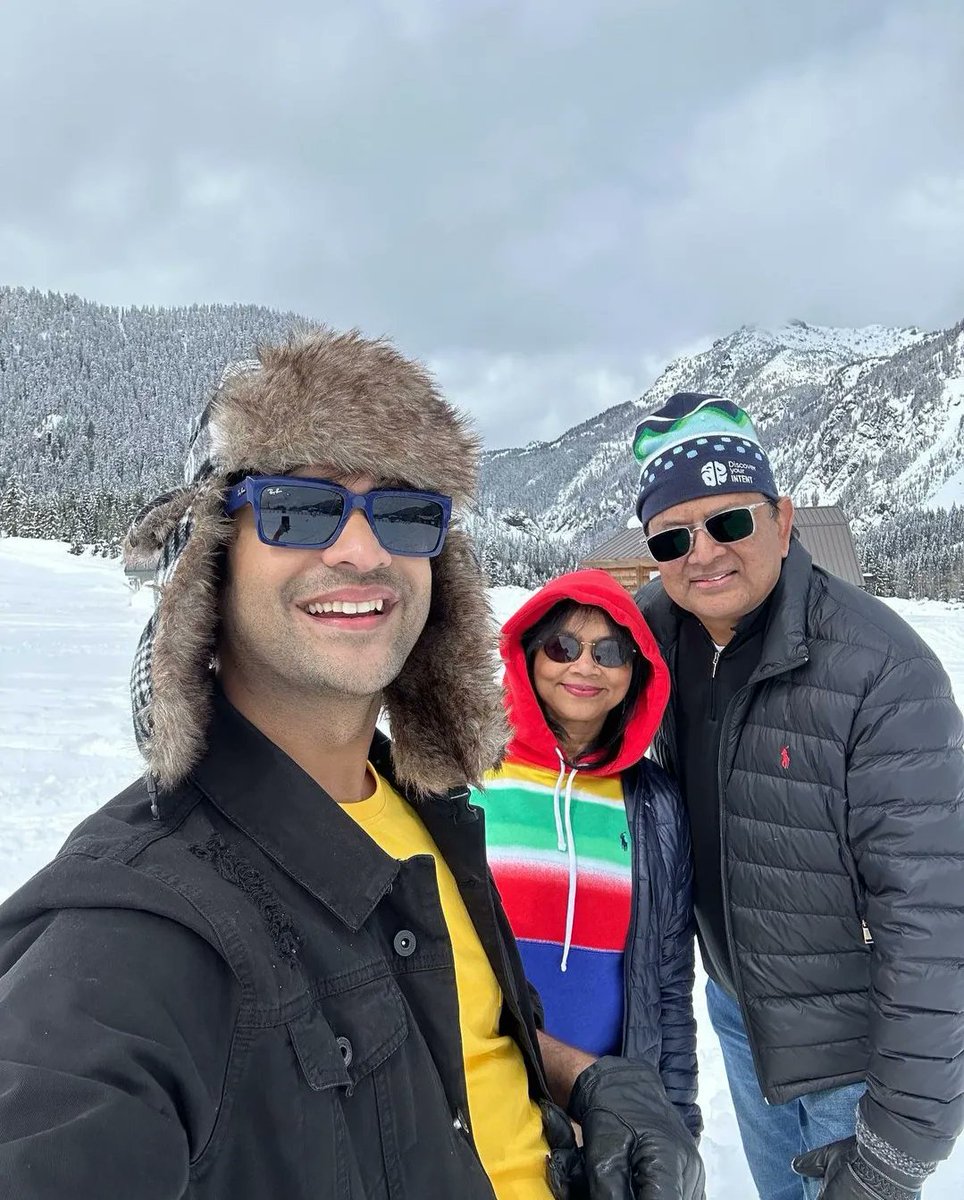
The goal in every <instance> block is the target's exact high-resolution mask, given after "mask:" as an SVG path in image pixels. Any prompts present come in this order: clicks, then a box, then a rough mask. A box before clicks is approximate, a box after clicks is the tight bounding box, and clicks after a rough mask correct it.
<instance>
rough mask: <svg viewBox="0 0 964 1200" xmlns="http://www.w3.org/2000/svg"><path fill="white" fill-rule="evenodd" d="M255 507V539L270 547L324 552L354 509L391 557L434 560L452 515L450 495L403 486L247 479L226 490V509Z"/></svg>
mask: <svg viewBox="0 0 964 1200" xmlns="http://www.w3.org/2000/svg"><path fill="white" fill-rule="evenodd" d="M245 504H250V505H251V507H252V508H253V509H254V515H255V523H256V525H257V529H258V537H259V538H260V539H261V541H262V542H264V543H265V544H266V545H268V546H288V547H290V548H291V549H296V550H324V549H325V547H326V546H331V545H332V544H333V543H335V542H336V541H337V540H338V538H339V537H340V536H341V532H342V530H343V529H344V528H345V526H346V525H347V524H348V518H349V517H350V516H351V514H352V513H353V512H354V511H355V509H356V508H359V509H361V510H362V511H363V512H364V514H365V516H366V517H367V518H368V524H369V526H370V528H371V531H372V533H373V534H374V535H375V537H376V538H377V539H378V543H379V545H380V546H381V547H382V549H383V550H387V551H388V553H389V554H401V555H407V556H409V557H412V558H433V557H434V556H435V555H436V554H438V553H439V551H440V550H441V549H442V544H443V542H444V541H445V533H446V531H447V529H448V525H449V519H450V518H451V515H452V500H451V497H450V496H442V495H439V494H438V493H437V492H416V491H409V490H407V489H404V488H373V489H372V490H371V491H370V492H353V491H351V489H350V488H346V487H341V486H340V485H339V484H337V483H332V482H330V480H327V479H300V478H297V477H295V476H292V475H249V476H248V477H247V478H246V479H242V480H241V482H240V483H236V484H235V485H234V487H232V488H230V489H229V491H228V494H227V498H226V500H225V511H226V512H228V513H235V512H237V511H238V509H239V508H243V507H244V505H245Z"/></svg>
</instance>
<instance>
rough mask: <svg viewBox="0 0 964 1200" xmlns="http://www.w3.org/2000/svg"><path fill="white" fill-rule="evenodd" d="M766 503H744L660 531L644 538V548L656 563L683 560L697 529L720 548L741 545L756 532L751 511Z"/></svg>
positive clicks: (761, 501) (767, 501)
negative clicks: (706, 534)
mask: <svg viewBox="0 0 964 1200" xmlns="http://www.w3.org/2000/svg"><path fill="white" fill-rule="evenodd" d="M769 503H770V501H769V500H758V501H757V502H756V504H745V505H742V506H741V507H740V508H728V509H727V510H726V512H721V513H715V514H714V515H713V516H712V517H707V518H706V520H705V521H699V522H697V523H696V524H695V525H674V526H673V527H672V529H661V530H660V531H659V533H654V534H652V536H651V537H648V538H647V539H646V545H647V546H648V547H649V552H650V554H651V555H652V556H653V558H654V559H655V560H656V562H673V561H674V559H677V558H685V557H686V555H687V554H689V552H690V551H691V550H692V549H693V541H694V539H695V537H696V531H697V530H698V529H704V530H705V531H706V532H707V533H708V534H709V536H710V537H711V538H712V539H713V541H714V542H719V543H720V544H721V545H724V546H726V545H728V544H729V543H730V542H742V541H743V539H744V538H748V537H749V536H750V534H751V533H753V531H754V530H755V529H756V519H755V517H754V516H753V510H754V509H756V508H762V507H763V506H764V505H766V504H769Z"/></svg>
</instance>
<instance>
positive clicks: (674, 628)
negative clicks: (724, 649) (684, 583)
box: [637, 538, 814, 682]
mask: <svg viewBox="0 0 964 1200" xmlns="http://www.w3.org/2000/svg"><path fill="white" fill-rule="evenodd" d="M813 586H814V571H813V559H812V558H811V557H810V555H809V554H808V553H807V551H806V550H805V549H804V548H803V546H802V545H801V543H800V540H799V538H792V539H791V541H790V549H789V551H788V552H787V557H786V558H785V559H784V562H783V568H782V569H781V571H780V578H779V580H778V581H777V585H776V587H775V588H774V589H773V591H772V592H771V593H770V605H769V616H768V620H767V628H766V633H765V634H764V636H763V650H762V652H761V654H760V662H759V665H758V666H757V668H756V670H755V671H754V672H753V676H752V678H751V682H752V681H753V680H757V679H762V678H764V677H765V676H768V675H776V674H779V673H780V672H782V671H789V670H792V669H793V668H794V667H798V666H800V665H802V664H803V663H805V662H806V661H807V660H808V658H809V656H810V652H809V649H808V641H809V629H808V621H807V617H808V613H809V609H810V590H811V588H812V587H813ZM637 600H638V603H639V606H640V609H641V610H642V612H643V615H644V616H645V618H646V620H647V622H648V623H649V627H650V628H651V629H652V631H653V634H654V635H655V637H656V640H657V641H658V642H659V644H660V646H661V648H662V650H663V653H664V654H665V655H666V656H667V657H668V658H669V657H670V656H671V652H672V650H673V648H674V647H675V645H676V642H677V641H678V640H679V628H680V622H681V621H682V619H683V616H684V611H683V609H681V608H680V607H679V605H677V604H676V603H674V601H672V600H671V599H670V598H669V596H667V594H666V592H665V590H664V589H663V585H662V584H661V583H660V582H659V580H654V581H653V582H652V583H650V584H648V585H647V586H646V587H645V588H643V589H642V591H641V592H640V593H639V595H638V597H637Z"/></svg>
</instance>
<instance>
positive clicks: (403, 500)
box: [372, 496, 445, 555]
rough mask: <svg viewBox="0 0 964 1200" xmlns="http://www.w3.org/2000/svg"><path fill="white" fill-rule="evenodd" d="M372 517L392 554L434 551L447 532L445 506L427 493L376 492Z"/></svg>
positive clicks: (381, 538) (377, 532) (430, 552)
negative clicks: (423, 494)
mask: <svg viewBox="0 0 964 1200" xmlns="http://www.w3.org/2000/svg"><path fill="white" fill-rule="evenodd" d="M372 520H373V524H374V527H375V533H376V535H377V537H378V540H379V541H380V542H381V544H382V545H383V546H384V547H385V549H386V550H387V551H388V552H389V554H414V555H426V554H434V553H435V551H436V550H437V549H438V547H439V543H440V542H441V540H442V535H443V534H444V532H445V510H444V508H443V507H442V505H441V504H439V502H438V501H437V500H426V499H425V498H424V497H423V496H412V497H408V496H375V497H374V499H373V500H372Z"/></svg>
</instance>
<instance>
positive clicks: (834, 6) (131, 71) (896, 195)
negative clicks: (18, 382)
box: [0, 0, 964, 444]
mask: <svg viewBox="0 0 964 1200" xmlns="http://www.w3.org/2000/svg"><path fill="white" fill-rule="evenodd" d="M0 41H2V42H3V43H4V45H5V48H6V50H5V54H4V56H3V60H2V64H0V108H2V111H4V113H5V114H16V119H15V120H12V121H9V122H8V124H7V127H6V129H5V138H4V140H3V142H2V143H0V178H2V179H3V180H4V186H3V188H2V189H0V264H2V271H0V275H2V278H3V279H4V281H5V282H11V283H23V284H29V285H36V286H42V287H52V288H58V289H62V290H72V291H77V292H79V293H81V294H84V295H88V296H90V297H92V298H96V299H102V300H108V301H112V302H122V303H138V302H140V303H180V302H190V301H195V300H197V301H213V300H240V301H246V302H256V303H266V304H271V305H273V306H274V307H277V308H281V309H285V310H295V311H299V312H302V313H304V314H305V315H307V316H311V317H316V318H321V319H325V320H328V321H330V322H332V323H333V324H336V325H341V326H344V325H358V326H360V327H361V328H363V329H365V330H366V331H371V332H373V333H382V332H385V333H390V334H391V335H393V336H394V337H395V338H396V339H397V340H398V341H399V343H400V344H401V345H402V346H403V347H405V348H406V349H411V350H413V351H415V352H417V353H419V354H420V355H422V356H423V357H425V358H426V359H429V360H430V361H432V362H434V363H437V364H439V369H440V375H441V377H442V378H443V380H444V381H445V382H446V383H447V384H448V386H449V388H450V389H451V390H452V392H453V395H455V398H456V399H460V400H461V401H462V402H464V403H466V404H467V405H468V406H469V407H471V408H472V410H473V411H474V412H475V413H476V414H477V416H478V418H479V420H480V423H481V425H482V427H483V430H484V432H485V434H486V436H487V437H488V438H489V439H490V441H491V442H492V443H493V444H505V440H506V439H505V431H506V428H507V417H508V416H511V417H512V418H513V420H514V427H515V428H516V429H517V437H515V438H514V439H513V440H517V441H520V442H521V441H526V440H528V439H530V438H533V437H542V436H554V435H555V434H557V433H559V432H561V430H562V429H563V428H564V427H565V426H566V425H568V424H572V423H574V422H576V421H578V420H581V419H584V418H585V417H586V416H588V415H590V412H591V411H593V410H594V409H598V408H600V407H602V406H603V405H605V404H608V403H612V402H615V400H617V399H625V398H628V397H627V396H623V395H620V394H619V392H620V389H621V388H623V387H625V388H626V389H628V392H629V395H633V394H636V392H637V391H638V390H639V389H641V388H642V387H644V386H645V385H646V384H647V383H648V382H650V380H649V378H647V375H648V373H649V370H650V369H651V368H653V367H654V365H655V364H657V363H658V362H659V361H661V360H662V359H664V358H665V357H666V356H667V355H668V354H670V353H672V352H673V350H674V349H675V348H677V347H679V346H681V345H684V344H687V343H689V342H691V341H693V340H694V339H696V338H700V337H703V336H704V335H706V334H707V333H712V334H718V333H723V332H727V331H729V329H731V328H733V327H734V326H736V325H738V324H740V323H742V322H744V321H747V320H755V321H760V322H764V323H767V322H775V321H779V320H782V319H784V318H786V317H789V316H800V317H804V318H806V319H810V320H813V321H817V322H825V323H829V322H839V323H847V324H863V323H868V322H871V321H878V320H882V321H889V322H899V323H908V324H909V323H920V324H942V323H949V322H951V321H953V320H955V319H959V317H960V316H961V315H962V310H964V283H962V282H961V281H964V270H962V268H964V237H962V236H961V235H962V234H964V229H962V218H961V215H960V214H961V213H962V212H964V206H962V205H961V199H962V191H964V149H962V144H961V141H960V138H959V120H960V113H961V112H962V111H964V104H962V101H964V95H962V83H961V80H960V77H959V74H958V64H959V63H960V61H961V60H962V51H964V11H962V10H961V9H960V6H959V5H956V4H953V3H951V2H950V0H943V2H942V0H922V2H920V3H918V4H915V5H914V6H913V10H911V8H910V6H908V5H905V4H901V3H899V2H898V0H892V2H887V0H884V2H881V0H852V2H849V3H847V4H840V3H839V0H813V2H812V3H810V4H808V5H780V4H773V3H771V2H770V0H744V2H742V3H738V2H735V0H734V2H732V3H727V4H720V3H719V2H718V0H700V2H695V0H693V2H685V3H684V2H670V0H650V2H649V3H645V4H640V3H638V2H635V0H597V2H596V3H594V4H589V3H586V4H579V3H574V4H563V5H560V4H558V3H549V0H517V2H515V3H509V2H508V0H503V2H500V3H495V2H486V0H448V2H446V3H431V2H429V0H381V2H380V3H379V2H375V0H357V2H356V3H348V2H344V3H317V2H316V3H308V2H307V0H291V2H288V3H286V4H284V5H264V4H259V3H254V0H235V2H234V3H227V2H226V0H208V2H207V3H205V4H194V3H188V2H187V0H169V2H168V3H167V4H163V5H148V4H128V3H120V2H114V3H109V2H107V0H100V2H98V0H89V2H88V3H86V4H84V5H83V6H80V5H76V4H73V3H67V2H64V0H61V2H59V3H53V2H48V3H37V2H36V0H7V3H6V4H5V5H4V6H3V11H2V14H0ZM526 397H531V398H532V403H531V405H527V404H526Z"/></svg>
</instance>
